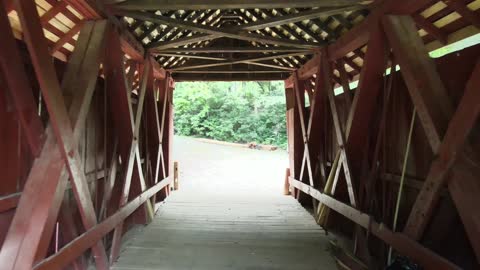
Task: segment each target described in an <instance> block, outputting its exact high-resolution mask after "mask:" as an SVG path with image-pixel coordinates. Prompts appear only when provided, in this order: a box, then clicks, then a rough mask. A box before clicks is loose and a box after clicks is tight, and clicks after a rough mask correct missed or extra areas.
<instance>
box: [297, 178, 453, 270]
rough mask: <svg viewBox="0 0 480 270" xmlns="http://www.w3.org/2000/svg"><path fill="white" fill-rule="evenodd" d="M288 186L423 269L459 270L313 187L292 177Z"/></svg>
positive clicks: (419, 245)
mask: <svg viewBox="0 0 480 270" xmlns="http://www.w3.org/2000/svg"><path fill="white" fill-rule="evenodd" d="M289 182H290V185H292V186H294V187H295V188H297V189H299V190H301V191H303V192H304V193H306V194H309V195H310V196H312V197H313V198H315V199H317V200H318V201H320V202H321V203H322V204H325V205H326V206H328V208H330V209H332V210H334V211H335V212H337V213H339V214H341V215H343V216H344V217H346V218H348V219H350V220H351V221H353V222H355V223H356V224H358V225H360V226H361V227H363V228H365V229H367V230H369V232H370V233H372V234H374V235H375V236H377V237H378V238H380V239H381V240H383V241H384V242H385V243H387V244H389V245H391V246H392V247H393V248H394V249H395V250H397V251H398V252H400V253H401V254H402V255H406V256H408V257H410V258H412V259H413V260H414V261H416V262H418V263H419V264H420V265H421V266H423V267H425V269H460V267H458V266H456V265H454V264H453V263H451V262H449V261H448V260H446V259H445V258H443V257H441V256H440V255H438V254H436V253H434V252H432V251H431V250H429V249H427V248H425V247H424V246H422V245H421V244H420V243H418V242H416V241H414V240H412V239H410V238H409V237H407V236H406V235H404V234H403V233H395V232H393V231H391V230H390V229H389V228H388V227H387V226H386V225H385V224H379V223H377V222H375V218H374V217H372V216H369V215H368V214H366V213H363V212H361V211H359V210H357V209H355V208H353V207H351V206H349V205H347V204H345V203H343V202H340V201H338V200H336V199H334V198H333V197H330V196H327V195H325V194H323V193H321V192H320V191H318V190H316V189H314V188H313V187H311V186H309V185H306V184H304V183H302V182H300V181H298V180H296V179H294V178H292V177H290V178H289Z"/></svg>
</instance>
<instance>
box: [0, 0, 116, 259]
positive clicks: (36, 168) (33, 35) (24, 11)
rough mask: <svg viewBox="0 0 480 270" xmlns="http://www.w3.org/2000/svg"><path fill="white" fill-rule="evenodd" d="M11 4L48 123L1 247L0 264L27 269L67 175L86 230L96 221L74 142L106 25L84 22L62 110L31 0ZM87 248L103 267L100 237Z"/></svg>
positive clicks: (47, 228) (52, 218)
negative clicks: (40, 91) (69, 102)
mask: <svg viewBox="0 0 480 270" xmlns="http://www.w3.org/2000/svg"><path fill="white" fill-rule="evenodd" d="M15 7H16V10H17V12H18V14H19V18H20V21H21V23H22V28H23V30H24V39H25V42H26V44H27V47H28V50H29V52H30V56H31V58H32V62H33V65H34V68H35V72H36V75H37V79H38V81H39V84H40V88H41V90H42V94H43V97H44V99H45V102H46V104H47V108H48V111H49V115H50V126H49V127H48V128H47V131H46V134H47V140H46V142H45V144H44V146H43V149H42V151H41V153H40V156H39V158H38V159H37V160H35V163H34V165H33V168H32V170H31V172H30V175H29V177H28V180H27V184H26V186H25V189H24V193H23V196H22V198H21V200H20V202H19V205H18V207H17V211H16V214H15V217H14V219H13V220H12V224H11V227H10V230H9V232H8V235H7V237H6V240H5V243H4V245H3V248H2V252H1V255H0V261H2V267H4V269H26V268H31V266H32V264H33V262H34V260H35V256H39V257H42V254H43V255H44V254H45V252H46V251H45V250H42V247H43V245H45V243H46V245H47V246H48V243H49V241H50V240H51V238H50V237H49V235H51V233H52V230H53V225H52V224H53V223H54V222H55V220H56V218H57V215H58V210H59V207H60V204H61V201H62V198H63V195H64V191H65V186H66V183H67V181H66V180H67V178H68V176H69V177H70V181H71V182H72V186H73V190H74V195H75V198H76V201H77V205H78V207H79V209H80V214H81V218H82V221H83V224H84V226H85V228H86V229H87V230H88V229H90V228H92V227H93V226H95V225H96V223H97V218H96V215H95V210H94V207H93V203H92V200H91V195H90V192H89V189H88V185H87V181H86V177H85V174H84V173H83V168H82V164H81V162H80V160H81V159H80V157H79V154H78V151H77V145H78V138H79V137H80V134H81V130H82V129H83V125H84V121H85V118H86V114H87V112H88V108H89V104H90V101H91V97H92V94H93V90H94V86H95V83H96V79H97V76H98V71H99V59H101V56H100V53H101V52H102V47H103V35H104V33H105V30H106V26H107V25H106V22H101V23H89V24H88V25H87V26H86V28H85V29H84V31H82V35H80V37H79V44H78V45H77V48H76V49H75V52H74V54H73V55H72V58H71V61H70V62H69V66H68V69H67V72H66V75H65V78H64V81H63V82H64V83H63V88H64V89H65V91H66V92H67V93H70V94H77V95H79V96H76V97H75V98H74V99H73V102H72V105H71V106H70V110H69V113H68V112H67V106H66V105H67V104H66V103H68V102H66V101H65V100H64V98H63V95H62V91H61V90H60V88H61V87H60V83H59V82H58V79H57V76H56V72H55V69H54V66H53V63H52V61H51V59H50V56H49V55H50V54H49V51H48V47H47V42H46V39H45V37H44V36H43V31H42V28H41V24H40V20H39V16H38V13H37V8H36V4H35V2H34V1H15ZM75 76H77V79H78V78H82V80H80V82H81V83H77V84H73V81H72V80H71V78H74V77H75ZM65 165H66V166H65ZM64 166H65V167H66V169H64V168H65V167H64ZM27 239H28V241H27ZM92 250H93V253H94V257H95V262H96V266H97V269H107V268H108V262H107V258H106V254H105V249H104V247H103V244H102V242H98V243H97V244H95V245H94V247H92ZM12 258H15V259H12Z"/></svg>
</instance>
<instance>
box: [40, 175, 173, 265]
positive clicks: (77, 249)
mask: <svg viewBox="0 0 480 270" xmlns="http://www.w3.org/2000/svg"><path fill="white" fill-rule="evenodd" d="M171 182H172V179H171V177H167V178H165V179H163V180H162V181H160V182H158V183H157V184H155V185H154V186H153V187H151V188H149V189H148V190H146V191H144V192H143V193H142V194H140V195H138V196H137V197H136V198H135V199H133V200H131V201H130V202H129V203H127V204H126V205H125V206H123V207H122V208H120V209H119V210H118V211H117V212H115V214H113V215H111V216H110V217H108V218H107V219H105V220H104V221H103V222H102V223H99V224H97V225H96V226H94V227H93V228H91V229H89V230H88V231H86V232H85V233H83V234H82V235H80V236H79V237H78V238H75V240H73V241H72V242H70V243H69V244H67V245H66V246H64V247H63V248H61V249H60V250H59V251H58V252H57V253H55V254H54V255H52V256H51V257H49V258H47V259H45V260H43V261H41V262H40V263H38V264H37V265H35V266H34V267H33V269H35V270H41V269H42V270H43V269H45V270H46V269H48V270H53V269H58V270H60V269H64V267H65V266H67V265H68V264H69V263H70V262H72V261H73V260H74V259H76V258H77V257H78V256H80V255H81V254H82V253H83V252H85V251H86V250H87V249H89V248H90V247H92V246H93V245H94V244H95V243H97V242H98V241H100V240H101V239H102V238H103V236H105V235H106V234H107V233H109V232H110V231H111V230H113V229H114V228H115V226H117V225H118V224H120V223H121V222H122V221H123V220H125V219H126V218H127V217H128V216H130V215H131V214H132V213H133V212H134V211H135V210H136V209H137V208H139V207H140V206H141V205H142V204H143V203H145V202H146V201H147V200H149V199H150V198H151V197H152V196H153V195H155V194H157V193H158V192H159V191H160V190H162V189H163V188H164V187H166V186H167V185H168V184H170V183H171Z"/></svg>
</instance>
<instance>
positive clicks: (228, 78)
mask: <svg viewBox="0 0 480 270" xmlns="http://www.w3.org/2000/svg"><path fill="white" fill-rule="evenodd" d="M289 75H290V73H288V72H285V73H268V74H264V73H259V74H257V73H243V74H238V73H233V74H229V75H226V74H222V73H220V74H183V73H180V74H173V78H174V79H175V81H176V82H186V81H188V82H192V81H210V82H233V81H279V80H285V79H286V78H288V76H289Z"/></svg>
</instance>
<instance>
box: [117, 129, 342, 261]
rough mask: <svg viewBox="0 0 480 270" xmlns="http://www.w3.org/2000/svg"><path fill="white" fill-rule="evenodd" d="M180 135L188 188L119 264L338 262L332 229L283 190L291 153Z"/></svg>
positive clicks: (184, 187)
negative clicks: (330, 235) (331, 245)
mask: <svg viewBox="0 0 480 270" xmlns="http://www.w3.org/2000/svg"><path fill="white" fill-rule="evenodd" d="M175 140H176V141H175V149H176V150H175V151H176V152H175V154H176V156H175V159H176V160H178V161H179V165H180V168H182V169H181V170H180V179H179V181H180V182H181V184H182V185H181V188H180V190H179V191H178V192H174V193H173V195H171V196H170V197H169V198H168V199H167V202H166V203H165V204H163V205H161V206H160V208H159V212H158V213H157V216H156V218H155V220H154V221H153V222H152V223H151V224H150V225H148V226H147V227H144V228H142V229H141V230H140V231H138V232H136V233H134V234H132V238H131V239H130V240H129V241H127V242H126V243H124V245H123V248H122V252H121V254H120V257H119V260H118V262H117V263H116V264H115V265H114V266H113V269H116V270H130V269H136V270H144V269H149V270H150V269H334V268H335V263H334V260H333V258H332V257H331V256H330V254H329V252H328V251H327V250H326V249H327V245H328V238H327V236H326V235H325V232H324V231H323V230H322V229H321V228H320V227H319V226H317V225H316V223H315V221H314V219H313V218H312V216H311V215H310V214H309V213H307V212H306V211H305V210H304V209H303V208H302V207H301V206H300V204H298V202H297V201H295V199H293V197H290V196H284V195H282V188H283V180H284V177H285V176H284V175H283V173H284V171H283V170H279V169H278V168H279V167H280V166H282V164H284V165H285V167H286V165H287V156H286V153H285V152H283V151H282V152H281V151H276V152H263V151H255V150H250V149H243V148H237V147H230V146H223V145H212V144H207V143H203V142H198V141H194V140H190V139H184V138H175ZM200 155H201V159H199V156H200ZM227 157H228V158H227ZM214 165H215V166H214ZM262 168H263V171H259V170H258V169H262Z"/></svg>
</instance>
